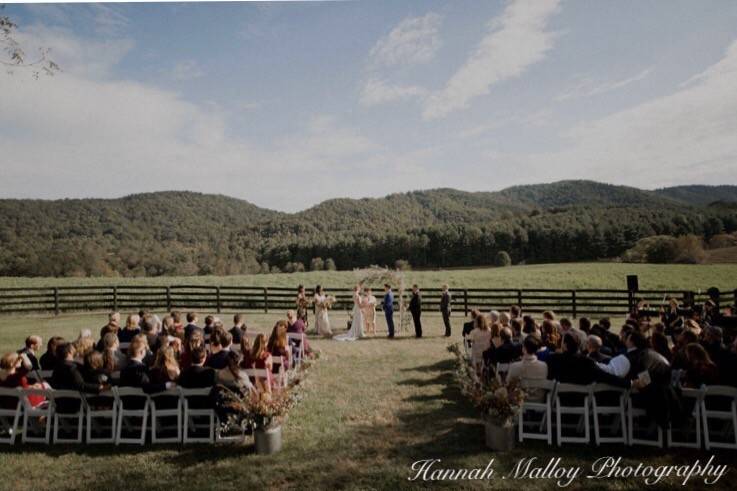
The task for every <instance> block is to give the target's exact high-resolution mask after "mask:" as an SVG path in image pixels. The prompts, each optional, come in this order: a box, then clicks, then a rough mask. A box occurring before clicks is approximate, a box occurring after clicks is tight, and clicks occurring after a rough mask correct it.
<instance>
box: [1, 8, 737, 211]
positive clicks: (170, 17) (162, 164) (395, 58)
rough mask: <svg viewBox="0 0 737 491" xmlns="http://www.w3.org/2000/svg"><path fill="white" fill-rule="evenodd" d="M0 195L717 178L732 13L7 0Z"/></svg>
mask: <svg viewBox="0 0 737 491" xmlns="http://www.w3.org/2000/svg"><path fill="white" fill-rule="evenodd" d="M3 15H8V16H10V17H11V19H12V20H14V21H15V22H17V23H18V25H19V30H18V33H17V38H18V40H19V41H20V42H21V43H22V44H23V46H24V47H25V48H26V51H27V52H33V51H34V49H35V48H36V47H48V48H51V49H52V54H51V57H52V58H53V59H54V60H55V61H56V62H57V63H59V64H60V65H61V67H62V72H61V73H59V74H57V75H55V76H54V77H44V76H42V77H40V78H39V80H33V79H32V77H30V76H29V74H28V73H24V72H23V71H17V72H16V73H14V74H12V75H8V74H6V73H2V74H0V107H2V111H0V148H2V149H3V153H2V157H1V158H0V173H2V175H3V179H2V180H0V196H2V197H6V198H30V199H64V198H71V199H74V198H85V197H98V198H105V197H123V196H127V195H130V194H136V193H139V192H158V191H160V190H162V189H189V190H192V191H195V192H201V193H213V194H223V195H226V196H231V197H234V198H238V199H244V200H246V201H249V202H251V203H253V204H256V205H257V206H260V207H263V208H267V209H271V210H279V211H285V212H294V211H299V210H304V209H308V208H310V207H312V206H314V205H316V204H318V203H321V202H323V201H325V200H327V199H335V198H338V197H346V198H357V199H358V198H363V197H371V198H377V197H383V196H386V195H389V194H395V193H400V192H409V191H408V190H427V189H437V188H453V189H459V190H466V191H469V192H479V191H490V192H492V191H499V190H502V189H505V188H508V187H510V186H515V185H525V184H529V183H531V182H532V181H534V182H536V183H548V182H556V181H560V180H571V179H587V180H593V181H597V182H607V183H611V184H617V185H628V186H634V187H638V188H640V189H646V190H653V189H657V188H661V187H669V186H677V185H691V184H694V183H697V182H698V183H703V184H707V185H720V184H723V183H730V182H737V138H735V137H734V135H736V134H737V118H735V117H734V115H735V114H737V91H735V90H734V87H737V23H736V22H734V20H735V19H737V3H735V2H729V1H727V0H715V1H713V2H709V3H706V4H701V3H694V2H691V1H688V0H675V1H665V0H661V1H655V2H647V3H645V2H638V1H624V2H616V3H605V2H585V1H577V0H568V1H562V0H561V1H559V0H509V1H493V2H484V1H475V0H459V1H456V2H447V1H441V0H427V1H407V2H390V1H375V2H367V1H357V2H297V3H282V2H279V3H238V2H233V3H185V4H182V3H145V4H8V5H7V6H6V8H5V9H4V10H3Z"/></svg>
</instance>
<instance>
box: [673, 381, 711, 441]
mask: <svg viewBox="0 0 737 491" xmlns="http://www.w3.org/2000/svg"><path fill="white" fill-rule="evenodd" d="M681 399H682V400H683V402H686V401H687V400H691V401H693V411H692V412H691V418H689V419H688V420H687V421H686V422H685V424H684V425H682V426H676V427H673V426H672V425H671V427H669V428H668V431H667V436H668V446H669V447H685V448H701V403H702V402H703V399H704V388H703V387H701V388H699V389H687V388H682V389H681ZM692 435H693V438H689V437H691V436H692ZM680 438H683V439H682V440H681V439H680Z"/></svg>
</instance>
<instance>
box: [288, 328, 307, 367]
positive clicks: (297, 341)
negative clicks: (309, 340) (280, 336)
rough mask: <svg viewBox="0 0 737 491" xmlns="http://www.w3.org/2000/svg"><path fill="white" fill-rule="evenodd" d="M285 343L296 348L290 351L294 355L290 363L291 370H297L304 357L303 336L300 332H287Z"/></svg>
mask: <svg viewBox="0 0 737 491" xmlns="http://www.w3.org/2000/svg"><path fill="white" fill-rule="evenodd" d="M287 341H288V342H289V344H290V346H292V344H294V345H296V347H297V349H296V350H292V353H294V356H293V357H292V362H293V364H294V366H293V368H297V367H298V366H300V365H301V364H302V359H303V358H304V355H305V335H304V333H302V332H288V333H287Z"/></svg>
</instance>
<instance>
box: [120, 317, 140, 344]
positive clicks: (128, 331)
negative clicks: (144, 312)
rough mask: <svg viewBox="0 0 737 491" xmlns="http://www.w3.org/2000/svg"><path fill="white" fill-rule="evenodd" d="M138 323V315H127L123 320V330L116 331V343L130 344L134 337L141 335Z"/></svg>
mask: <svg viewBox="0 0 737 491" xmlns="http://www.w3.org/2000/svg"><path fill="white" fill-rule="evenodd" d="M139 321H140V319H139V317H138V315H136V314H131V315H129V316H128V318H126V320H125V328H124V329H121V330H120V331H118V341H120V342H121V343H130V342H131V341H132V340H133V337H134V336H137V335H138V334H141V328H140V327H139V325H138V323H139Z"/></svg>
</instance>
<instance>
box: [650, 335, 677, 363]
mask: <svg viewBox="0 0 737 491" xmlns="http://www.w3.org/2000/svg"><path fill="white" fill-rule="evenodd" d="M650 344H651V346H652V348H653V349H654V350H655V351H656V352H657V353H659V354H660V355H662V356H663V358H665V359H666V360H668V363H670V362H671V360H672V358H673V353H671V350H670V347H669V346H668V336H666V335H665V334H663V333H662V332H657V331H656V332H653V334H652V335H651V336H650Z"/></svg>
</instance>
